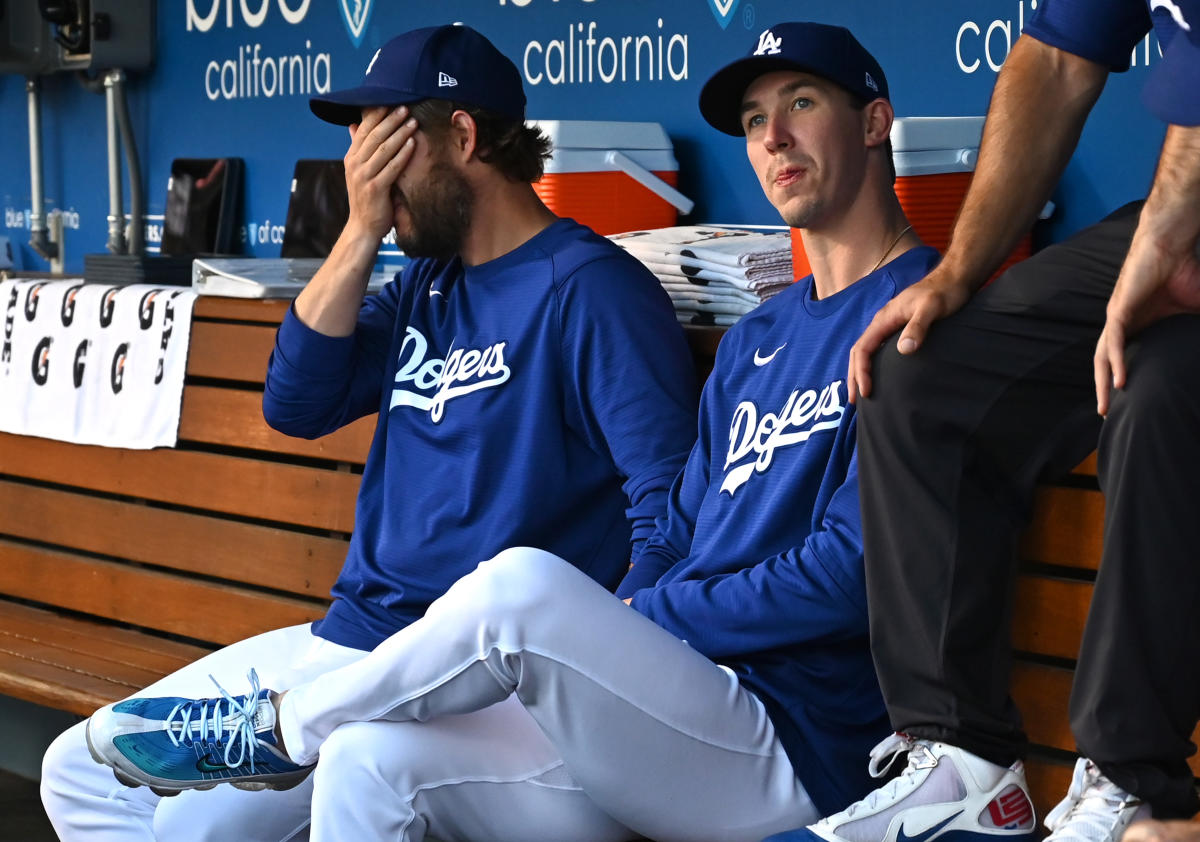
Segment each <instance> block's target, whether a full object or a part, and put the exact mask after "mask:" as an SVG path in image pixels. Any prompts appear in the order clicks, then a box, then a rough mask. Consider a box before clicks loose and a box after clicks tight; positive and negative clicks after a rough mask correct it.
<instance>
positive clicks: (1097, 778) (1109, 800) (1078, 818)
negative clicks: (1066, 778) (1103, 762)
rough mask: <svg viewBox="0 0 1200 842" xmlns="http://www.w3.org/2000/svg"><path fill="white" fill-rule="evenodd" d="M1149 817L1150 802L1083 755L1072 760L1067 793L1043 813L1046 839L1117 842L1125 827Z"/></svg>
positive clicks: (1050, 840) (1054, 840) (1047, 840)
mask: <svg viewBox="0 0 1200 842" xmlns="http://www.w3.org/2000/svg"><path fill="white" fill-rule="evenodd" d="M1148 818H1151V814H1150V805H1149V804H1147V803H1145V802H1144V801H1142V800H1141V799H1139V798H1138V797H1137V796H1134V795H1130V794H1129V793H1128V792H1126V791H1125V790H1123V789H1121V788H1120V787H1119V786H1117V785H1116V784H1114V783H1113V782H1112V781H1110V780H1109V779H1108V778H1106V777H1104V774H1103V773H1102V772H1101V771H1100V769H1099V768H1097V766H1096V764H1095V763H1093V762H1092V761H1090V760H1088V759H1087V758H1086V757H1081V758H1079V761H1078V762H1077V763H1076V764H1075V774H1074V775H1072V776H1071V786H1070V788H1069V789H1068V790H1067V797H1066V798H1064V799H1063V800H1062V801H1061V802H1059V805H1058V806H1057V807H1055V808H1054V809H1053V810H1051V811H1050V814H1049V815H1048V816H1046V827H1047V828H1048V829H1049V830H1050V835H1049V836H1047V837H1046V842H1119V840H1120V839H1121V837H1122V836H1123V835H1124V834H1125V829H1126V828H1128V827H1129V826H1130V825H1131V824H1133V823H1134V822H1136V821H1141V820H1142V819H1148Z"/></svg>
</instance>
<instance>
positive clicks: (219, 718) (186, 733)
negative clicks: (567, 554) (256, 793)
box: [165, 669, 260, 772]
mask: <svg viewBox="0 0 1200 842" xmlns="http://www.w3.org/2000/svg"><path fill="white" fill-rule="evenodd" d="M248 677H249V679H250V692H249V693H247V694H246V695H245V696H243V697H242V698H241V699H240V700H239V699H238V698H237V697H235V696H233V695H231V694H230V693H229V692H228V691H226V690H225V688H224V687H222V686H221V685H220V683H219V682H218V681H217V680H216V679H215V678H213V677H212V676H211V675H210V676H209V679H211V680H212V683H213V684H215V685H216V686H217V690H219V691H220V692H221V698H220V699H202V700H199V701H190V702H181V703H180V704H178V705H176V706H175V707H173V708H171V712H170V713H169V714H167V718H166V720H165V725H166V730H167V736H168V737H170V738H171V742H172V743H174V744H175V745H177V746H178V745H180V744H188V745H191V744H192V743H194V742H195V741H196V740H197V739H198V740H199V741H200V742H202V743H208V742H213V743H216V745H217V746H220V745H221V743H222V742H223V740H222V738H223V737H224V734H225V730H226V728H228V729H229V732H230V733H229V738H228V740H227V741H224V742H225V754H224V760H225V765H226V766H229V767H230V768H234V767H237V766H241V765H242V762H243V761H244V760H245V759H246V755H247V751H248V752H249V759H250V771H251V772H254V750H255V748H256V747H257V745H258V739H257V738H256V737H255V736H254V714H255V712H256V711H257V709H258V691H259V689H260V688H259V683H258V672H257V671H255V670H254V669H251V670H250V673H249V676H248ZM222 700H224V704H225V709H224V710H222V709H221V705H222ZM197 705H199V708H200V714H199V721H193V719H192V717H193V714H194V713H195V712H196V707H197ZM209 705H212V708H211V710H210V708H209ZM176 729H178V736H176ZM210 735H211V739H210ZM235 747H236V748H237V760H236V762H235V761H234V760H232V759H231V756H232V752H233V750H234V748H235Z"/></svg>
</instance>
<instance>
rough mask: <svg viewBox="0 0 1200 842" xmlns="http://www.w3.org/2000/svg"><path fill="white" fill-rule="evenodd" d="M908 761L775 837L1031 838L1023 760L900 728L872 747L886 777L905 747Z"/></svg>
mask: <svg viewBox="0 0 1200 842" xmlns="http://www.w3.org/2000/svg"><path fill="white" fill-rule="evenodd" d="M906 751H907V752H908V766H907V767H906V768H905V769H904V770H903V771H902V772H901V773H900V775H899V776H897V777H896V778H894V779H893V780H890V781H888V782H887V783H886V784H884V785H883V786H882V787H880V788H879V789H877V790H875V791H874V792H872V793H871V794H869V795H868V796H867V797H866V798H864V799H863V800H861V801H858V802H855V803H854V804H851V805H850V806H849V807H847V808H846V809H845V810H843V811H842V812H840V813H836V814H834V815H832V816H829V817H827V818H824V819H821V821H819V822H817V823H816V824H814V825H810V826H809V827H807V828H802V829H800V830H793V831H790V832H789V833H783V834H777V835H776V836H772V837H771V840H773V842H784V840H788V841H789V842H801V841H802V840H803V842H934V840H944V842H950V840H953V841H954V842H1033V840H1035V839H1036V838H1037V837H1036V834H1035V831H1034V824H1035V822H1034V817H1033V802H1032V801H1031V800H1030V799H1029V787H1028V785H1027V784H1026V783H1025V768H1024V765H1023V764H1022V763H1021V762H1020V761H1019V760H1018V761H1017V762H1016V763H1014V764H1013V765H1012V766H999V765H997V764H995V763H989V762H988V761H986V760H984V759H983V758H981V757H977V756H976V755H974V754H971V753H970V752H967V751H963V750H962V749H960V748H956V747H955V746H951V745H947V744H946V743H936V742H931V741H929V740H914V739H912V738H910V737H908V736H907V735H904V734H894V735H892V736H891V737H888V738H887V739H885V740H884V741H883V742H881V743H880V744H879V745H877V746H875V748H873V749H872V750H871V767H870V768H871V776H872V777H875V778H879V777H883V775H884V774H886V773H887V770H888V769H889V768H891V766H892V764H893V763H895V761H896V758H897V757H899V755H900V754H901V753H903V752H906Z"/></svg>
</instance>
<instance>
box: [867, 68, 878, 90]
mask: <svg viewBox="0 0 1200 842" xmlns="http://www.w3.org/2000/svg"><path fill="white" fill-rule="evenodd" d="M867 87H868V88H870V89H871V90H873V91H875V92H876V93H879V86H878V85H876V84H875V80H874V79H872V78H871V74H870V73H867Z"/></svg>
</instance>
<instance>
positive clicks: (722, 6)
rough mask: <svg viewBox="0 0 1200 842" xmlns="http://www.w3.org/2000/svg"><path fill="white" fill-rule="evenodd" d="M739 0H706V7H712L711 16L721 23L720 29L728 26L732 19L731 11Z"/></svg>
mask: <svg viewBox="0 0 1200 842" xmlns="http://www.w3.org/2000/svg"><path fill="white" fill-rule="evenodd" d="M738 2H739V0H708V7H709V8H710V9H712V13H713V16H714V17H715V18H716V19H717V23H719V24H721V28H722V29H726V28H727V27H728V26H729V22H730V21H731V20H733V11H734V9H736V8H737V5H738Z"/></svg>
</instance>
